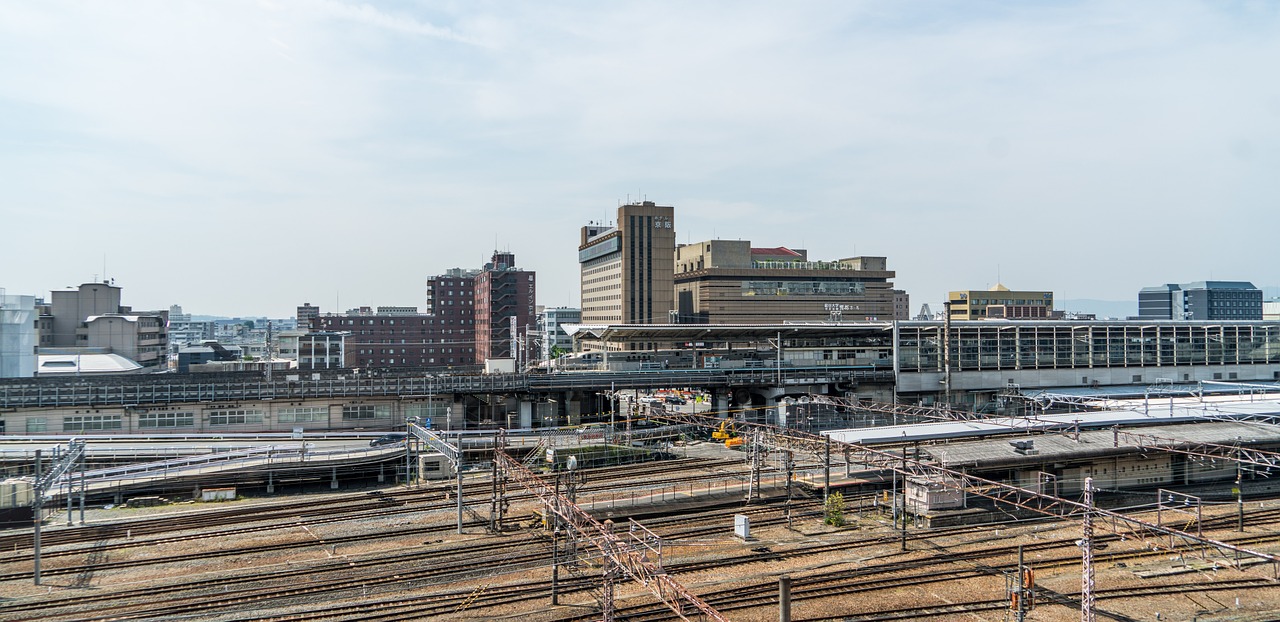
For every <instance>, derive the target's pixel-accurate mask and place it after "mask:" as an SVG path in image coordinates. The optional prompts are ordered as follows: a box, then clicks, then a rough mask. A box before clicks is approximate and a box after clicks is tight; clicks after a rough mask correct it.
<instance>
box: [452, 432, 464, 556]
mask: <svg viewBox="0 0 1280 622" xmlns="http://www.w3.org/2000/svg"><path fill="white" fill-rule="evenodd" d="M457 442H458V459H457V460H456V461H455V462H454V463H453V470H454V473H455V474H456V475H457V476H458V535H462V435H461V434H459V435H458V441H457Z"/></svg>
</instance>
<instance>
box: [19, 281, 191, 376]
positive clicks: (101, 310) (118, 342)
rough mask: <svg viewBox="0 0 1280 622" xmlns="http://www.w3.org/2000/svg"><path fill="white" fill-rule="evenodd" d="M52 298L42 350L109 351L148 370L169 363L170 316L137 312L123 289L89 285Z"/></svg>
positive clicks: (60, 292) (53, 293) (43, 322)
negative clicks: (123, 295) (123, 301)
mask: <svg viewBox="0 0 1280 622" xmlns="http://www.w3.org/2000/svg"><path fill="white" fill-rule="evenodd" d="M51 294H52V295H51V297H50V300H51V304H50V305H49V306H48V312H49V315H48V317H47V318H42V320H47V321H42V322H41V328H42V333H41V335H40V342H41V345H42V346H44V347H56V348H97V349H105V350H106V351H107V352H109V353H112V354H118V355H120V356H123V357H125V358H128V359H131V360H133V361H136V362H138V363H140V364H142V365H143V366H152V365H160V364H163V363H164V362H165V361H166V360H167V358H168V324H169V318H168V315H169V314H168V312H167V311H148V312H134V311H133V309H132V308H130V307H126V306H122V305H121V304H120V288H119V287H117V286H115V285H112V284H111V283H85V284H82V285H80V287H78V288H76V289H74V290H65V291H55V292H51ZM46 327H47V328H46ZM45 330H47V332H48V334H45V333H44V331H45ZM46 338H47V339H46Z"/></svg>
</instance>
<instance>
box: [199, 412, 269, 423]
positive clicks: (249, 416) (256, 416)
mask: <svg viewBox="0 0 1280 622" xmlns="http://www.w3.org/2000/svg"><path fill="white" fill-rule="evenodd" d="M250 423H262V411H261V410H244V409H241V410H220V411H217V412H213V413H209V425H245V424H250Z"/></svg>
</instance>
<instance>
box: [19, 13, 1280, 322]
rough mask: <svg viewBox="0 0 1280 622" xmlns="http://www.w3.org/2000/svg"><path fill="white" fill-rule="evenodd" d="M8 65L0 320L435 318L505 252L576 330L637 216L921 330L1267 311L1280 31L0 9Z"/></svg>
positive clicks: (1178, 25)
mask: <svg viewBox="0 0 1280 622" xmlns="http://www.w3.org/2000/svg"><path fill="white" fill-rule="evenodd" d="M0 63H2V65H0V287H4V288H6V289H7V290H8V293H10V294H35V295H44V296H47V295H48V292H49V291H50V290H53V289H61V288H63V287H66V286H73V285H76V284H79V283H81V282H85V281H89V280H91V279H93V278H94V277H95V275H97V277H98V278H101V277H102V273H103V266H104V263H105V266H106V268H105V269H106V273H107V275H109V276H110V277H114V278H115V279H116V283H117V284H118V285H120V286H122V287H124V302H125V304H131V305H133V306H134V307H135V308H142V309H155V308H167V307H168V306H169V305H170V304H181V305H183V307H184V308H185V310H186V311H187V312H188V313H197V314H215V315H270V316H274V317H284V316H291V315H293V310H294V307H295V306H297V305H299V304H301V303H303V302H308V301H309V302H311V303H313V304H317V305H320V307H321V308H322V310H323V311H326V312H328V311H334V310H345V309H347V308H350V307H355V306H359V305H380V304H381V305H417V306H422V305H423V298H424V287H425V280H426V278H427V276H429V275H432V274H437V273H440V272H442V271H444V270H445V269H448V268H450V267H455V266H461V267H478V266H480V265H481V264H483V263H484V262H485V261H486V260H487V258H488V257H489V255H490V253H491V252H492V251H493V249H494V247H495V246H497V247H499V248H501V249H504V250H505V249H509V250H511V251H512V252H514V253H515V254H516V258H517V263H518V264H520V265H522V266H523V267H525V268H526V269H531V270H536V271H537V273H538V282H539V296H538V302H539V303H542V304H547V305H555V306H563V305H574V306H576V305H577V304H578V302H579V300H578V285H577V279H578V266H577V262H576V259H577V249H576V247H577V242H578V228H579V227H580V226H582V225H584V224H586V223H587V222H588V221H591V220H611V219H612V218H613V217H614V215H615V214H616V207H617V205H618V204H619V202H623V201H626V200H627V199H628V198H630V199H632V200H634V199H636V198H637V196H640V195H643V196H644V197H646V198H648V199H649V200H652V201H656V202H658V203H659V204H664V205H674V206H675V208H676V223H675V224H676V229H677V230H678V236H679V237H678V239H679V241H681V242H686V241H699V240H704V239H709V238H713V237H714V238H725V239H749V240H751V241H752V242H754V243H755V244H756V245H757V246H791V247H797V248H806V249H808V250H809V255H810V257H811V258H813V259H837V258H841V257H848V256H854V255H885V256H887V257H888V258H889V267H890V268H891V269H893V270H896V271H897V274H898V276H897V279H896V281H895V282H896V284H897V285H898V286H899V287H900V288H902V289H906V290H907V291H908V292H909V293H910V294H911V297H912V307H913V311H914V310H915V309H917V308H918V307H919V304H920V303H921V302H932V301H939V300H941V299H942V298H943V297H944V295H945V292H946V291H947V290H950V289H971V288H972V289H977V288H983V287H987V286H989V285H992V284H994V283H995V282H996V281H997V278H999V279H1000V280H1001V281H1003V282H1004V283H1005V284H1006V285H1007V286H1009V287H1010V288H1013V289H1050V290H1053V291H1055V292H1056V293H1057V296H1058V298H1059V299H1065V298H1102V299H1113V300H1136V297H1137V290H1138V289H1139V288H1141V287H1143V286H1148V285H1158V284H1161V283H1166V282H1184V281H1194V280H1203V279H1210V278H1215V279H1240V280H1252V281H1253V282H1254V283H1255V284H1257V285H1258V286H1268V285H1276V284H1280V275H1278V274H1277V271H1278V266H1280V260H1277V258H1276V252H1275V238H1276V232H1277V230H1278V228H1277V226H1278V225H1280V206H1278V205H1277V197H1278V196H1280V193H1278V192H1277V191H1278V190H1280V78H1278V77H1277V76H1280V4H1278V3H1275V2H1257V3H1251V2H1206V3H1193V2H1192V3H1188V2H1172V1H1166V0H1160V1H1158V2H1128V1H1126V2H1098V3H1091V2H1079V3H1076V2H1063V3H1053V2H1035V3H1021V2H1018V3H1015V2H1009V3H980V2H968V1H966V2H955V3H946V2H902V1H885V2H855V1H849V0H839V1H835V2H760V3H748V2H737V1H735V2H723V3H715V2H692V3H690V2H665V3H659V2H645V3H625V2H582V3H548V2H472V1H465V2H423V3H414V2H402V3H377V4H358V3H344V2H328V1H296V2H295V1H291V0H275V1H271V2H265V1H264V2H232V1H219V2H170V1H164V2H160V1H157V2H95V3H88V2H72V3H62V2H55V1H48V0H42V1H41V2H20V1H9V0H0ZM335 307H337V308H335Z"/></svg>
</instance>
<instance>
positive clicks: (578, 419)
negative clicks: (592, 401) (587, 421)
mask: <svg viewBox="0 0 1280 622" xmlns="http://www.w3.org/2000/svg"><path fill="white" fill-rule="evenodd" d="M564 400H565V401H564V416H565V419H566V420H567V421H568V425H581V424H582V400H583V397H582V394H581V393H565V394H564Z"/></svg>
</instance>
